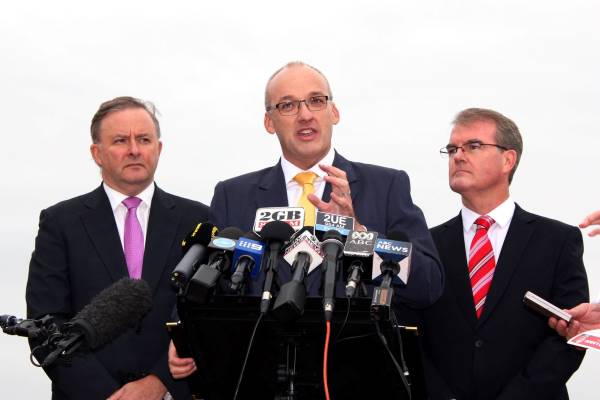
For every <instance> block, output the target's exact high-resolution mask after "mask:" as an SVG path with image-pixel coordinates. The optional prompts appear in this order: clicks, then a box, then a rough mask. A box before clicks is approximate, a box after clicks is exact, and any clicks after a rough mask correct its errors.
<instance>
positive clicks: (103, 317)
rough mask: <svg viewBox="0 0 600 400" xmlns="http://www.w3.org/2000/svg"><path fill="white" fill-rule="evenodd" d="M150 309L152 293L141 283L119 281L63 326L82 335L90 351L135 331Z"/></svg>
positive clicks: (133, 280) (130, 280)
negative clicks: (126, 332) (129, 330)
mask: <svg viewBox="0 0 600 400" xmlns="http://www.w3.org/2000/svg"><path fill="white" fill-rule="evenodd" d="M151 308H152V293H151V291H150V287H149V286H148V283H147V282H146V281H144V280H142V279H131V278H122V279H121V280H119V281H117V282H115V283H114V284H112V285H111V286H109V287H107V288H106V289H104V290H103V291H101V292H100V293H98V295H97V296H96V297H94V298H93V299H92V301H91V302H90V303H89V304H88V305H86V306H85V307H84V308H83V309H82V310H81V311H80V312H79V313H77V315H75V317H74V318H73V319H72V320H71V321H69V322H68V323H67V324H65V325H68V326H69V328H70V329H69V330H70V331H71V330H72V331H74V332H80V333H82V334H83V335H84V338H85V342H86V343H87V345H88V347H89V348H90V349H92V350H93V349H96V348H98V347H100V346H103V345H105V344H107V343H109V342H110V341H112V340H113V339H115V338H116V337H117V336H119V335H121V334H122V333H123V332H125V331H126V330H127V329H128V328H132V327H135V326H136V325H137V324H138V323H139V321H141V319H142V318H143V317H144V315H146V313H148V311H150V309H151Z"/></svg>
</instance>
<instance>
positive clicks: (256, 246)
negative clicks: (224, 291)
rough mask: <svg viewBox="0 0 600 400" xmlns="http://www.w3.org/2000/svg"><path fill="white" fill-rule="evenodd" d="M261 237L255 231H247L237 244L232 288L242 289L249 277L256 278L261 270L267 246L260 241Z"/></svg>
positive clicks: (234, 255)
mask: <svg viewBox="0 0 600 400" xmlns="http://www.w3.org/2000/svg"><path fill="white" fill-rule="evenodd" d="M260 240H261V237H260V236H258V235H257V234H256V233H254V232H247V233H245V234H244V237H241V238H240V239H239V240H238V241H237V244H236V245H235V251H234V253H233V261H232V263H231V264H232V271H234V272H233V273H232V274H231V284H230V288H231V290H235V291H241V290H242V289H243V288H244V284H245V282H246V280H247V279H248V275H250V277H251V278H252V279H256V277H257V276H258V273H259V272H260V267H261V263H262V257H263V254H265V246H264V245H263V244H262V243H261V242H260Z"/></svg>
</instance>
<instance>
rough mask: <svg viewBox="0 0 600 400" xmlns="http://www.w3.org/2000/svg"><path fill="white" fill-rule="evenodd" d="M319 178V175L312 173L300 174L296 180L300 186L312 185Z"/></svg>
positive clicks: (295, 177)
mask: <svg viewBox="0 0 600 400" xmlns="http://www.w3.org/2000/svg"><path fill="white" fill-rule="evenodd" d="M316 178H317V174H315V173H314V172H311V171H306V172H300V173H298V174H296V176H294V180H295V181H296V182H298V183H299V184H300V185H302V186H304V185H312V184H313V183H314V182H315V179H316Z"/></svg>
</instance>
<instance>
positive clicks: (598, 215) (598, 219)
mask: <svg viewBox="0 0 600 400" xmlns="http://www.w3.org/2000/svg"><path fill="white" fill-rule="evenodd" d="M599 223H600V210H597V211H594V212H593V213H591V214H590V215H588V216H587V217H585V218H584V219H583V221H581V223H580V224H579V227H580V228H587V227H588V226H590V225H592V224H599Z"/></svg>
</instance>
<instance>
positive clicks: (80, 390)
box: [26, 210, 120, 398]
mask: <svg viewBox="0 0 600 400" xmlns="http://www.w3.org/2000/svg"><path fill="white" fill-rule="evenodd" d="M50 214H51V213H50V212H48V211H47V210H45V211H42V212H41V214H40V223H39V231H38V236H37V238H36V241H35V250H34V251H33V254H32V257H31V262H30V263H29V277H28V280H27V289H26V301H27V316H28V318H39V317H42V316H44V315H47V314H51V315H54V316H56V319H57V321H64V320H66V319H68V318H71V317H72V316H73V314H74V311H73V310H72V309H71V303H70V284H71V283H70V279H69V265H68V257H67V243H66V241H65V239H64V236H63V234H62V232H61V229H60V225H59V223H58V221H57V220H56V219H55V218H53V217H52V216H51V215H50ZM30 344H31V346H32V348H33V347H34V346H36V345H37V344H39V343H35V342H32V343H30ZM45 372H46V374H47V375H48V377H49V378H50V379H51V380H52V390H53V391H54V392H56V393H60V394H62V395H64V396H65V397H68V398H90V393H94V394H98V395H102V396H104V398H106V397H108V396H109V395H110V394H111V393H113V392H114V391H115V390H117V389H118V388H119V387H120V385H119V383H118V382H117V381H116V380H115V379H114V378H113V377H112V376H111V375H110V374H109V373H108V371H107V370H106V369H105V368H104V367H103V366H102V364H101V363H100V362H99V361H98V360H97V358H96V357H95V356H94V355H93V354H92V353H89V352H85V353H84V352H80V353H77V354H76V355H74V356H73V357H72V358H71V359H70V362H65V361H64V360H58V361H56V362H55V363H54V364H52V365H50V366H49V367H47V368H45ZM91 388H93V389H91Z"/></svg>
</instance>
